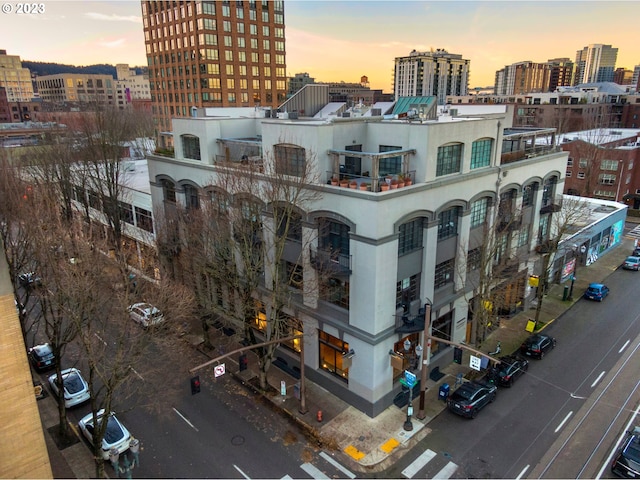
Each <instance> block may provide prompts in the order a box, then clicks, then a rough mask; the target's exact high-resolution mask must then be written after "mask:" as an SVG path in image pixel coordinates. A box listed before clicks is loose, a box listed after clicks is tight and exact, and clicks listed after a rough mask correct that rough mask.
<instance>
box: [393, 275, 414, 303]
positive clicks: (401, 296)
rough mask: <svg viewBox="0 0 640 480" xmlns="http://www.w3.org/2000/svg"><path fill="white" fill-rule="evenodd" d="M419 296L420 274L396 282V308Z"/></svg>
mask: <svg viewBox="0 0 640 480" xmlns="http://www.w3.org/2000/svg"><path fill="white" fill-rule="evenodd" d="M419 298H420V274H419V273H417V274H415V275H411V276H410V277H409V278H405V279H403V280H400V281H399V282H396V308H400V307H401V306H402V304H407V305H409V304H410V303H411V302H413V301H414V300H418V299H419Z"/></svg>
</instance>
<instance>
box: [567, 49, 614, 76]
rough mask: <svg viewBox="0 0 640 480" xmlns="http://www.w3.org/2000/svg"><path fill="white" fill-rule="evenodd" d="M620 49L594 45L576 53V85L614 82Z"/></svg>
mask: <svg viewBox="0 0 640 480" xmlns="http://www.w3.org/2000/svg"><path fill="white" fill-rule="evenodd" d="M617 58H618V49H617V48H613V47H612V46H611V45H603V44H601V43H592V44H591V45H587V46H586V47H584V48H583V49H582V50H578V51H577V52H576V74H575V76H574V79H573V84H574V85H580V84H581V83H593V82H613V74H614V71H615V69H616V59H617Z"/></svg>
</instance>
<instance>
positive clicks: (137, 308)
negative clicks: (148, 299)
mask: <svg viewBox="0 0 640 480" xmlns="http://www.w3.org/2000/svg"><path fill="white" fill-rule="evenodd" d="M129 316H130V317H131V319H132V320H133V321H134V322H136V323H139V324H140V325H142V326H143V327H145V328H148V327H150V326H152V325H153V326H156V325H160V324H161V323H162V322H164V315H163V314H162V312H161V311H160V310H158V309H157V308H156V307H154V306H153V305H151V304H149V303H134V304H133V305H131V306H129Z"/></svg>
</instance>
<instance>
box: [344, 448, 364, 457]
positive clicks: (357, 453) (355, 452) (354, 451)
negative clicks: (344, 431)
mask: <svg viewBox="0 0 640 480" xmlns="http://www.w3.org/2000/svg"><path fill="white" fill-rule="evenodd" d="M344 453H346V454H347V455H349V456H350V457H353V458H354V459H356V460H361V459H362V458H364V456H365V454H364V453H362V452H361V451H360V450H358V449H357V448H356V447H354V446H353V445H349V446H348V447H347V448H345V449H344Z"/></svg>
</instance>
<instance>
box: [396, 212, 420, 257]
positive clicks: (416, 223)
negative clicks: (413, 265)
mask: <svg viewBox="0 0 640 480" xmlns="http://www.w3.org/2000/svg"><path fill="white" fill-rule="evenodd" d="M423 232H424V222H423V219H422V218H416V219H415V220H412V221H410V222H407V223H403V224H402V225H400V234H399V236H398V255H405V254H407V253H411V252H413V251H415V250H418V249H420V248H422V236H423Z"/></svg>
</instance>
